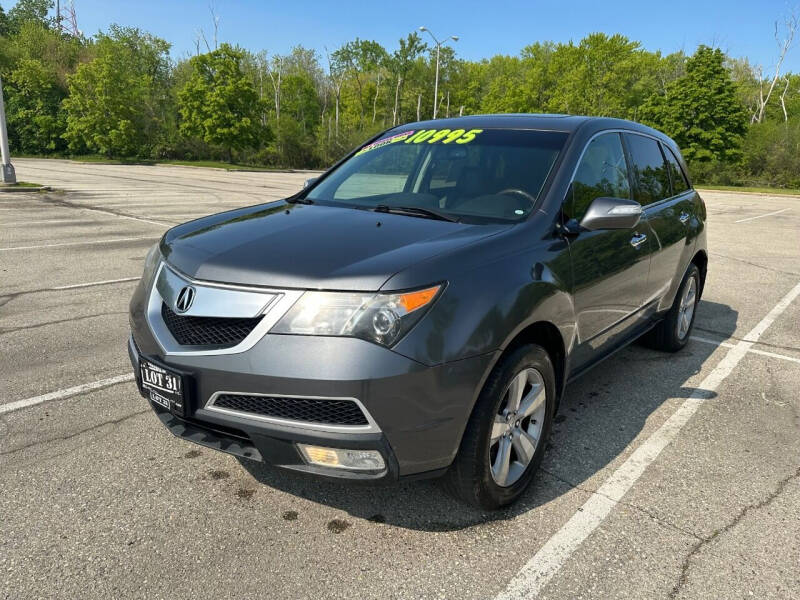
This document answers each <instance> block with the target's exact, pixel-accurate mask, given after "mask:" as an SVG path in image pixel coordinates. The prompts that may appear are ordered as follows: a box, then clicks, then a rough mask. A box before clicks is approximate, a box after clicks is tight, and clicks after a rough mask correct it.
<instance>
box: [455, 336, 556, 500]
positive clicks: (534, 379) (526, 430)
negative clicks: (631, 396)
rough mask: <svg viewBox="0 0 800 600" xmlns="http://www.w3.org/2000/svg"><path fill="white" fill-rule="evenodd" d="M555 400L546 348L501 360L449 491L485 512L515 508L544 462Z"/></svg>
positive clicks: (469, 430)
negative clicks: (516, 404) (514, 400)
mask: <svg viewBox="0 0 800 600" xmlns="http://www.w3.org/2000/svg"><path fill="white" fill-rule="evenodd" d="M517 390H521V392H518V393H516V394H514V392H515V391H517ZM511 394H513V397H514V398H520V401H519V408H518V409H517V410H516V411H513V410H509V407H510V404H509V403H510V401H511V400H510V398H511ZM541 394H544V398H541ZM555 399H556V386H555V373H554V370H553V364H552V362H551V361H550V357H549V355H548V354H547V352H546V351H545V350H544V348H542V347H541V346H537V345H533V344H530V345H525V346H521V347H519V348H517V349H515V350H513V351H512V352H510V353H509V354H508V355H506V356H504V357H502V358H501V359H500V361H499V362H498V363H497V365H495V367H494V369H493V370H492V373H491V374H490V375H489V378H488V379H487V380H486V383H485V384H484V386H483V390H482V391H481V393H480V396H479V397H478V400H477V402H476V403H475V408H474V409H473V411H472V415H471V416H470V418H469V421H468V423H467V427H466V430H465V431H464V437H463V438H462V440H461V446H460V447H459V450H458V454H457V455H456V458H455V460H454V461H453V464H452V465H451V467H450V469H449V470H448V472H447V474H446V475H445V478H444V479H445V486H446V487H447V489H448V491H449V492H450V493H451V494H453V495H454V496H456V498H459V499H461V500H463V501H465V502H467V503H468V504H471V505H473V506H475V507H477V508H482V509H485V510H496V509H499V508H502V507H504V506H508V505H509V504H512V503H513V502H515V501H516V500H517V499H518V498H519V497H520V496H521V495H522V494H523V493H524V492H525V490H526V489H527V488H528V486H529V485H530V484H531V481H532V480H533V477H534V474H535V473H536V471H537V469H538V468H539V465H540V463H541V462H542V457H543V455H544V451H545V447H546V444H547V439H548V438H549V436H550V429H551V426H552V423H553V413H554V410H555ZM514 413H516V415H515V414H514ZM509 415H510V416H509ZM498 434H502V435H501V436H500V437H499V438H498ZM526 434H527V435H526ZM501 452H502V453H503V454H501ZM531 452H532V453H531ZM526 453H527V454H528V456H529V458H528V460H527V461H525V458H526ZM506 456H507V457H508V460H503V459H504V458H505V457H506ZM498 459H499V460H498ZM506 465H507V467H506Z"/></svg>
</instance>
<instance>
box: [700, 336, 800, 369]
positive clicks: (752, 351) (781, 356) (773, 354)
mask: <svg viewBox="0 0 800 600" xmlns="http://www.w3.org/2000/svg"><path fill="white" fill-rule="evenodd" d="M691 339H693V340H695V341H696V342H703V343H704V344H712V345H714V346H724V347H725V348H734V347H736V344H731V343H730V342H720V341H717V340H711V339H709V338H704V337H700V336H699V335H693V336H692V337H691ZM748 352H749V353H750V354H759V355H761V356H769V357H770V358H779V359H781V360H788V361H789V362H795V363H798V364H800V358H795V357H794V356H786V355H785V354H778V353H777V352H767V351H766V350H756V349H755V348H751V349H750V350H748Z"/></svg>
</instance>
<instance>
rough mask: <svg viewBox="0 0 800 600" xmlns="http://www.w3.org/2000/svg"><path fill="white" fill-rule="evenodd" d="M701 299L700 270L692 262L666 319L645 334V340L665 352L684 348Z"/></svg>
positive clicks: (649, 344) (654, 347)
mask: <svg viewBox="0 0 800 600" xmlns="http://www.w3.org/2000/svg"><path fill="white" fill-rule="evenodd" d="M699 301H700V271H699V269H698V268H697V266H696V265H695V264H691V265H689V269H688V270H687V271H686V275H684V276H683V281H682V282H681V287H680V288H678V293H677V294H676V295H675V300H674V302H673V303H672V308H670V310H669V312H668V313H667V314H666V316H665V317H664V320H663V321H661V322H660V323H659V324H658V325H656V326H655V327H654V328H653V329H652V330H651V331H650V332H649V333H648V334H647V335H646V336H645V338H644V342H645V343H646V344H647V345H648V346H649V347H651V348H653V349H654V350H662V351H664V352H677V351H678V350H680V349H681V348H683V347H684V346H685V345H686V343H687V342H688V341H689V335H690V334H691V332H692V327H693V326H694V317H695V314H696V312H697V310H696V309H697V303H698V302H699Z"/></svg>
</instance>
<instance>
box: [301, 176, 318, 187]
mask: <svg viewBox="0 0 800 600" xmlns="http://www.w3.org/2000/svg"><path fill="white" fill-rule="evenodd" d="M317 179H318V177H312V178H311V179H306V180H305V181H304V182H303V189H306V188H307V187H311V186H312V185H314V182H315V181H316V180H317Z"/></svg>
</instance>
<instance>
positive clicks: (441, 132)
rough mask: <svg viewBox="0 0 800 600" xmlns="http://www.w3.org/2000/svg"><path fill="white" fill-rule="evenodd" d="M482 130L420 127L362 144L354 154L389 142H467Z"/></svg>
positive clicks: (381, 146)
mask: <svg viewBox="0 0 800 600" xmlns="http://www.w3.org/2000/svg"><path fill="white" fill-rule="evenodd" d="M482 132H483V129H469V130H466V129H420V130H418V131H404V132H402V133H396V134H395V135H393V136H390V137H387V138H382V139H380V140H378V141H377V142H372V143H371V144H368V145H366V146H364V147H363V148H361V150H359V151H358V152H356V156H358V155H359V154H364V153H365V152H369V151H370V150H375V149H376V148H383V147H384V146H388V145H389V144H394V143H396V142H403V141H404V142H405V143H406V144H424V143H428V144H437V143H442V144H450V143H451V142H455V143H456V144H469V143H470V142H471V141H472V140H474V139H475V138H476V137H478V134H480V133H482Z"/></svg>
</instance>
